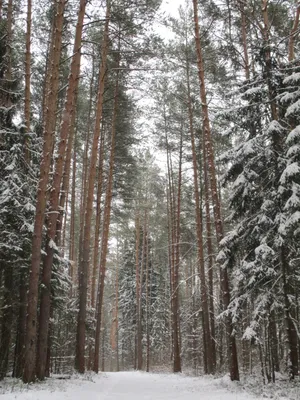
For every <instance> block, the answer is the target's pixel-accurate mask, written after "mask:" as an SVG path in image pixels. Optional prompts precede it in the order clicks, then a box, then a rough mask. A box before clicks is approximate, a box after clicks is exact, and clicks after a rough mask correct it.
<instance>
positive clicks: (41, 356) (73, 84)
mask: <svg viewBox="0 0 300 400" xmlns="http://www.w3.org/2000/svg"><path fill="white" fill-rule="evenodd" d="M85 5H86V0H81V1H80V8H79V12H78V20H77V25H76V33H75V43H74V49H73V58H72V62H71V67H70V75H69V82H68V88H67V93H66V101H65V107H64V111H63V114H62V124H61V129H60V142H59V146H58V157H57V160H56V163H55V171H54V178H53V183H52V188H51V193H50V201H49V203H50V206H49V214H50V216H49V219H48V221H47V222H48V223H47V225H48V226H47V228H48V231H47V244H46V253H47V254H46V256H45V258H44V263H43V274H42V291H41V304H40V317H39V335H38V348H37V369H36V373H37V377H38V379H39V380H43V379H44V378H45V368H46V360H47V347H48V346H47V342H48V331H49V318H50V307H51V294H50V292H51V287H50V285H51V274H52V264H53V257H54V251H55V246H54V242H55V237H56V228H57V219H58V216H59V193H60V186H61V180H62V174H63V166H64V161H65V155H66V147H67V142H68V134H69V131H70V122H71V121H72V114H73V113H74V108H75V99H76V92H77V87H78V80H79V73H80V58H81V38H82V29H83V19H84V15H85Z"/></svg>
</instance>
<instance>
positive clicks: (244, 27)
mask: <svg viewBox="0 0 300 400" xmlns="http://www.w3.org/2000/svg"><path fill="white" fill-rule="evenodd" d="M239 6H240V10H241V25H242V26H241V29H242V42H243V51H244V60H243V61H244V69H245V78H246V79H247V80H249V79H250V65H249V55H248V46H247V24H246V15H245V5H244V3H243V1H241V0H239Z"/></svg>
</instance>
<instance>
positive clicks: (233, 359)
mask: <svg viewBox="0 0 300 400" xmlns="http://www.w3.org/2000/svg"><path fill="white" fill-rule="evenodd" d="M193 9H194V24H195V44H196V51H197V66H198V76H199V83H200V99H201V107H202V115H203V134H204V139H203V140H204V142H205V146H206V155H207V162H208V172H209V179H210V190H211V197H212V200H213V211H214V219H215V226H216V235H217V241H218V243H219V242H220V240H221V239H222V238H223V221H222V216H221V204H220V199H219V194H218V186H217V179H216V170H215V161H214V151H213V146H212V138H211V130H210V121H209V114H208V105H207V101H206V88H205V74H204V63H203V57H202V48H201V41H200V29H199V18H198V6H197V0H193ZM220 279H221V292H222V299H223V305H224V307H225V309H227V308H228V306H229V304H230V289H229V278H228V271H227V269H226V268H224V269H223V268H222V269H221V270H220ZM226 327H227V336H228V345H229V348H228V350H229V351H228V354H229V357H230V377H231V380H239V368H238V359H237V349H236V341H235V337H234V334H233V325H232V322H231V320H230V319H229V318H227V320H226Z"/></svg>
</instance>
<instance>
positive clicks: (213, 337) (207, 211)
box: [202, 141, 217, 373]
mask: <svg viewBox="0 0 300 400" xmlns="http://www.w3.org/2000/svg"><path fill="white" fill-rule="evenodd" d="M202 143H203V144H202V146H203V147H202V148H203V171H204V191H205V214H206V215H205V220H206V234H207V255H208V288H209V290H208V293H209V321H210V334H211V358H212V372H213V373H215V372H216V366H217V354H216V330H215V307H214V276H213V275H214V274H213V265H214V259H213V245H212V230H211V218H210V198H209V183H208V171H207V159H206V149H205V143H204V141H203V142H202Z"/></svg>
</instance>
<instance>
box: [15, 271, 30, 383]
mask: <svg viewBox="0 0 300 400" xmlns="http://www.w3.org/2000/svg"><path fill="white" fill-rule="evenodd" d="M26 275H27V274H25V271H24V270H23V271H21V275H20V285H19V302H20V304H19V316H18V328H17V338H16V349H15V362H14V371H13V376H14V377H16V378H21V377H22V373H23V368H24V347H25V334H26V303H27V288H26V278H27V276H26Z"/></svg>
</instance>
